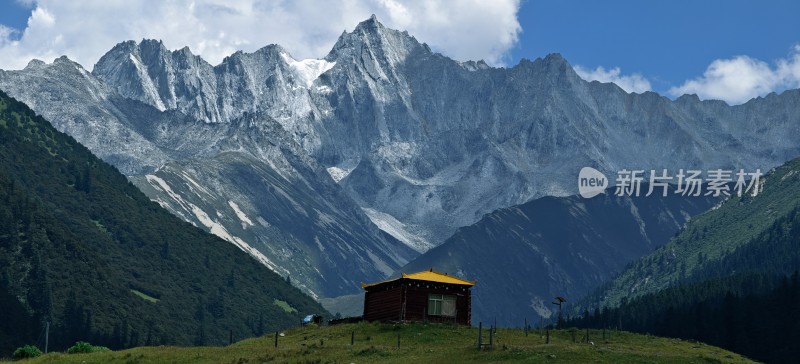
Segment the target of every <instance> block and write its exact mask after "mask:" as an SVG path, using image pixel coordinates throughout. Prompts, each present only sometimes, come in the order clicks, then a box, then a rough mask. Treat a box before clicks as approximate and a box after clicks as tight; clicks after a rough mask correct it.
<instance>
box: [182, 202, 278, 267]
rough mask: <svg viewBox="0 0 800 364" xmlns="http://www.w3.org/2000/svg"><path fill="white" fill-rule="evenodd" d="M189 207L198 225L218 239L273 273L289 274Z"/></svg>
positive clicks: (204, 214) (212, 220) (217, 223)
mask: <svg viewBox="0 0 800 364" xmlns="http://www.w3.org/2000/svg"><path fill="white" fill-rule="evenodd" d="M190 205H191V208H192V212H193V213H194V216H195V217H197V220H199V221H200V223H201V224H203V226H205V227H207V228H208V229H209V231H210V232H211V233H212V234H214V235H216V236H219V237H220V238H222V239H225V240H227V241H228V242H230V243H233V245H236V246H237V247H239V249H242V250H243V251H244V252H246V253H248V254H250V256H252V257H253V258H255V259H256V260H258V261H259V262H261V264H264V265H265V266H267V267H268V268H269V269H271V270H272V271H273V272H275V273H278V274H283V275H286V274H289V272H288V271H287V270H286V269H283V268H281V267H279V266H278V265H276V264H275V263H273V262H272V261H271V260H269V258H267V257H266V256H264V254H262V253H261V252H260V251H258V250H256V249H255V248H253V247H251V246H250V245H249V244H247V243H246V242H245V241H244V240H242V239H240V238H239V237H237V236H234V235H232V234H231V233H229V232H228V230H227V229H225V227H224V226H222V224H220V223H219V222H217V221H215V220H214V219H212V218H211V217H210V216H208V214H207V213H206V212H205V211H203V209H201V208H199V207H197V206H196V205H194V204H190Z"/></svg>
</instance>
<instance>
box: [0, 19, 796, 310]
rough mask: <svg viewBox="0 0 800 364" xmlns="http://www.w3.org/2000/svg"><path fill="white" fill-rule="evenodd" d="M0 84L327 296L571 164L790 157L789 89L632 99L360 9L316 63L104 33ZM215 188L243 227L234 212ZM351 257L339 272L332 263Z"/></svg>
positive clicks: (553, 60) (657, 165) (558, 185)
mask: <svg viewBox="0 0 800 364" xmlns="http://www.w3.org/2000/svg"><path fill="white" fill-rule="evenodd" d="M0 88H2V89H4V90H6V91H7V92H8V93H10V94H11V95H13V96H14V97H17V98H19V99H21V100H22V101H24V102H26V103H28V104H29V105H31V106H32V108H33V109H34V110H36V111H37V112H39V113H42V114H44V115H45V116H46V117H48V118H49V119H50V120H52V121H53V123H54V124H55V125H56V127H57V128H59V129H61V130H64V131H66V132H68V133H70V134H71V135H73V136H74V137H75V138H76V139H77V140H78V141H80V142H81V143H83V144H85V145H87V146H88V147H89V148H90V149H91V150H92V151H93V152H95V153H96V154H98V155H99V156H101V157H103V158H104V159H106V160H107V161H109V162H111V163H113V164H114V165H115V166H117V167H118V168H119V169H120V170H122V171H123V172H124V173H126V174H128V175H130V176H132V179H133V180H134V181H135V182H136V184H137V185H139V186H140V187H142V188H143V189H144V190H146V191H149V192H148V193H149V194H150V196H151V197H152V198H153V199H156V200H160V201H163V202H164V205H165V206H167V207H168V208H170V209H171V210H172V211H173V212H174V213H176V214H178V215H179V216H184V218H185V219H187V220H190V221H193V222H195V223H196V224H198V225H202V226H206V227H207V228H209V229H210V230H212V231H214V227H215V226H216V225H214V224H219V225H221V226H222V227H224V230H225V231H226V233H227V234H228V235H231V236H233V237H232V238H231V239H229V240H231V241H233V242H237V241H238V240H237V239H240V240H242V241H243V242H244V244H246V245H247V246H249V247H250V248H253V249H255V250H258V251H259V252H260V253H262V254H264V257H265V259H268V260H269V261H271V262H272V264H274V265H276V266H277V267H279V268H276V269H277V270H278V271H281V270H282V269H285V270H286V271H289V272H295V271H297V272H303V273H298V275H302V277H297V278H298V279H297V281H298V282H301V283H302V284H305V285H307V286H308V287H316V288H314V289H315V290H316V291H319V292H325V293H322V295H335V294H340V293H347V292H349V291H353V290H357V287H351V284H352V283H353V282H357V281H360V280H364V281H369V280H373V279H379V278H381V277H380V276H381V275H382V272H389V271H391V270H393V269H395V268H397V267H399V266H401V265H402V264H404V263H406V262H407V261H408V260H409V259H411V258H412V257H413V256H415V255H416V254H417V253H419V252H424V251H426V250H427V249H430V248H431V247H433V246H435V245H437V244H440V243H441V242H443V241H445V240H446V239H447V238H448V237H450V236H451V235H452V234H453V233H454V232H455V231H456V229H457V228H458V227H461V226H467V225H470V224H472V223H475V222H476V221H478V220H479V219H480V218H481V216H483V215H484V214H486V213H488V212H491V211H494V210H495V209H498V208H502V207H507V206H512V205H517V204H521V203H524V202H526V201H529V200H531V199H534V198H537V197H541V196H547V195H558V196H565V195H570V194H573V193H574V192H575V190H576V188H575V185H576V176H577V173H578V171H579V170H580V169H581V168H582V167H584V166H592V167H595V168H597V169H599V170H601V171H603V172H606V173H607V175H613V173H615V172H616V171H618V170H620V169H622V168H628V169H633V168H636V169H646V170H649V169H662V168H668V169H670V170H671V171H676V170H677V169H679V168H693V169H711V168H737V169H738V168H745V169H748V170H753V169H755V168H761V169H762V170H766V169H768V168H770V167H772V166H775V165H778V164H780V163H782V162H783V161H785V160H788V159H790V158H791V157H794V156H795V155H797V154H800V143H799V142H800V128H798V127H797V126H798V125H800V102H798V101H800V91H797V90H792V91H786V92H784V93H783V94H781V95H774V94H773V95H770V96H768V97H766V98H763V99H756V100H752V101H750V102H748V103H746V104H744V105H739V106H728V105H726V104H724V103H723V102H716V101H704V102H701V101H700V100H698V99H697V98H696V97H693V96H684V97H681V98H679V99H677V100H675V101H672V100H669V99H667V98H665V97H662V96H659V95H657V94H655V93H650V92H648V93H644V94H627V93H625V92H624V91H623V90H622V89H620V88H619V87H617V86H615V85H613V84H601V83H597V82H591V83H588V82H585V81H583V80H582V79H580V78H579V77H578V75H577V74H576V73H575V72H574V71H573V69H572V68H571V67H570V65H569V64H568V63H567V61H566V60H564V59H563V58H562V57H561V56H559V55H550V56H547V57H545V58H543V59H536V60H534V61H528V60H523V61H522V62H520V63H519V64H518V65H516V66H514V67H513V68H507V69H505V68H491V67H488V66H487V65H486V64H485V63H483V62H463V63H462V62H456V61H454V60H452V59H449V58H447V57H445V56H443V55H441V54H438V53H434V52H432V51H431V50H430V49H429V48H428V47H427V46H426V45H425V44H421V43H419V42H418V41H417V40H416V39H414V38H413V37H411V36H410V35H408V34H407V33H405V32H400V31H396V30H392V29H388V28H385V27H384V26H383V25H382V24H380V23H379V22H378V21H377V19H375V18H374V17H373V18H371V19H369V20H366V21H364V22H362V23H361V24H359V25H358V26H357V27H356V28H355V29H354V30H353V32H350V33H347V32H346V33H344V34H342V36H341V37H340V39H339V41H338V42H337V43H336V45H335V46H334V47H333V49H332V50H331V52H330V53H329V54H328V55H327V56H326V57H325V58H324V59H318V60H296V59H294V58H292V56H291V55H290V54H289V53H288V52H287V51H286V50H284V49H283V48H281V47H280V46H276V45H270V46H266V47H264V48H262V49H260V50H258V51H256V52H254V53H249V54H248V53H242V52H237V53H235V54H233V55H231V56H229V57H227V58H226V59H225V60H224V61H223V62H222V63H221V64H219V65H216V66H212V65H210V64H208V63H207V62H205V61H204V60H202V59H201V58H199V57H197V56H195V55H192V54H191V52H190V51H189V50H188V49H187V48H184V49H181V50H178V51H170V50H167V49H166V48H164V46H163V45H162V44H161V43H160V42H158V41H148V40H145V41H142V42H140V43H135V42H125V43H121V44H119V45H117V46H116V47H114V49H112V50H111V51H110V52H109V53H108V54H106V55H105V56H104V57H103V58H102V59H101V60H100V61H99V62H98V64H97V65H95V67H94V69H93V71H92V72H91V73H88V72H86V71H85V70H84V69H83V68H82V67H81V66H80V65H77V64H75V63H73V62H71V61H69V60H67V59H65V58H63V59H59V60H57V61H56V62H54V63H53V64H49V65H45V64H43V63H42V62H32V63H31V65H30V66H29V67H28V68H26V69H25V70H22V71H15V72H2V73H0ZM233 164H235V165H236V167H233ZM242 168H244V169H248V170H249V171H250V172H252V174H251V175H248V177H247V178H246V179H245V181H247V183H249V185H248V186H250V187H247V189H245V188H244V187H242V186H239V185H237V183H242V181H241V180H240V179H239V178H244V177H241V176H242V175H243V173H241V172H242V171H241V169H242ZM184 172H185V174H184ZM148 176H155V177H158V178H161V179H162V180H163V181H165V182H166V183H167V184H170V188H172V193H170V192H168V191H167V189H166V188H164V187H163V186H160V183H159V182H158V180H157V179H155V178H153V177H149V178H148ZM192 180H193V181H194V182H196V183H197V184H198V185H200V186H202V187H203V188H207V189H209V190H210V191H215V193H214V197H213V198H212V199H213V200H214V201H216V202H215V203H214V204H213V206H214V207H213V208H212V207H211V206H207V207H206V208H203V213H204V214H205V215H207V216H208V218H209V219H211V220H212V222H211V223H209V222H207V219H206V218H205V217H203V216H204V215H203V214H199V213H197V214H195V213H194V212H192V210H193V207H192V206H195V207H197V206H201V205H203V203H205V201H206V200H202V201H203V203H201V201H200V200H197V201H195V202H191V205H189V204H184V203H183V202H181V201H180V199H183V200H184V202H186V200H187V199H189V198H190V196H191V198H198V199H201V198H202V199H205V198H206V197H194V196H195V195H196V194H195V191H192V188H190V186H194V184H193V183H192V182H191V181H192ZM170 181H172V182H170ZM212 184H213V186H211V185H212ZM147 186H150V187H151V188H150V187H147ZM177 186H182V187H180V188H178V187H177ZM211 187H213V189H212V188H211ZM194 188H195V190H197V189H198V188H197V187H194ZM270 188H271V190H270ZM201 195H202V194H201ZM265 195H268V196H273V197H274V198H275V199H277V200H279V201H280V203H278V202H273V203H270V204H268V205H267V204H265V202H263V201H271V200H270V199H271V198H273V197H265ZM198 196H199V195H198ZM234 197H235V198H234ZM277 200H276V201H277ZM229 201H233V202H235V203H236V204H237V206H239V208H240V209H242V212H243V213H244V214H245V215H247V217H248V219H249V220H250V221H251V222H253V224H252V225H250V224H248V223H247V222H246V221H243V220H242V219H238V217H237V218H235V219H234V218H232V217H233V216H238V215H237V214H236V213H235V211H234V210H235V209H233V208H232V207H231V206H230V204H228V202H229ZM317 205H320V206H322V207H324V209H321V208H318V207H316V206H317ZM281 209H288V210H287V212H286V216H295V217H297V219H285V216H283V215H282V212H280V211H282V210H281ZM267 211H269V212H270V214H267V213H266V212H267ZM217 212H219V213H217ZM265 215H270V216H273V217H271V219H272V220H269V219H267V217H266V216H265ZM259 216H261V217H262V218H263V219H264V221H265V222H266V223H267V224H257V223H256V221H258V217H259ZM290 220H291V221H290ZM370 220H371V222H370ZM203 221H206V222H205V223H204V222H203ZM324 221H331V222H330V224H331V225H330V226H329V225H326V224H327V223H324ZM373 223H374V224H373ZM242 224H244V225H246V226H248V228H247V229H245V228H244V227H243V225H242ZM375 225H377V226H379V227H380V228H381V229H382V230H383V231H384V232H387V233H389V234H391V236H392V237H389V236H386V234H384V233H383V232H381V231H378V230H377V229H376V228H375ZM250 226H252V228H251V227H250ZM259 226H260V227H259ZM298 226H301V227H304V226H315V228H314V229H310V230H307V229H302V228H298ZM262 227H263V228H264V229H266V230H265V231H261V230H258V229H261V228H262ZM270 229H271V230H270ZM244 230H247V232H246V233H245V231H244ZM298 230H302V231H298ZM236 231H238V232H237V233H234V232H236ZM276 231H280V232H281V233H280V234H277V233H276ZM309 231H315V233H313V234H306V233H308V232H309ZM323 232H324V233H323ZM332 232H334V233H332ZM329 233H330V234H333V235H335V237H334V236H331V235H329ZM283 234H287V235H283ZM223 235H224V234H223ZM234 238H235V239H234ZM395 238H396V239H399V240H400V241H402V243H404V244H399V243H398V242H397V241H396V240H395ZM281 239H285V244H283V245H281V244H277V245H276V246H274V247H270V246H271V245H270V244H273V243H272V241H273V240H275V241H281ZM344 242H347V243H344ZM329 243H330V244H332V245H334V246H336V248H335V249H334V250H331V248H328V246H327V245H326V244H329ZM237 244H239V243H237ZM298 245H300V246H302V247H303V248H302V249H300V250H298V251H294V250H292V249H294V247H297V246H298ZM259 246H260V247H259ZM298 249H299V248H298ZM290 252H291V253H290ZM352 254H356V255H357V256H358V257H359V258H357V259H350V258H352V257H353V255H352ZM309 256H317V257H320V258H313V259H312V258H308V257H309ZM333 256H338V257H340V258H335V259H334V258H330V257H333ZM307 258H308V259H310V260H309V261H307V262H305V261H304V260H305V259H307ZM329 258H330V261H326V259H329ZM315 259H316V260H315ZM347 259H349V261H350V262H353V264H354V265H353V266H348V267H349V268H348V269H353V270H352V271H347V272H341V276H337V277H338V278H335V279H334V278H331V277H330V274H332V273H330V272H334V271H336V272H339V271H338V270H337V269H338V268H336V267H337V266H338V265H337V264H340V263H342V262H343V261H344V260H347ZM315 264H328V267H329V268H325V269H320V271H319V272H316V271H315V270H314V269H312V267H317V266H316V265H315ZM361 264H363V266H361ZM301 266H302V268H301ZM326 269H329V270H326ZM326 272H328V273H326ZM293 274H294V273H293ZM334 275H336V274H334ZM333 280H336V283H331V282H332V281H333ZM330 287H341V288H330ZM326 290H330V291H326Z"/></svg>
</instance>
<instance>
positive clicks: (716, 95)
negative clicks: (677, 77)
mask: <svg viewBox="0 0 800 364" xmlns="http://www.w3.org/2000/svg"><path fill="white" fill-rule="evenodd" d="M797 87H800V45H796V46H794V47H793V50H792V54H791V55H790V56H789V57H788V58H784V59H780V60H778V61H777V62H775V67H771V66H770V65H769V64H767V63H766V62H764V61H761V60H758V59H753V58H750V57H748V56H737V57H734V58H731V59H718V60H715V61H714V62H711V64H710V65H709V66H708V68H706V71H705V72H704V73H703V76H702V77H698V78H695V79H693V80H688V81H686V82H684V83H683V85H681V86H678V87H673V88H671V89H670V90H669V93H670V94H671V95H673V96H680V95H683V94H697V96H698V97H700V98H701V99H705V100H707V99H714V100H723V101H726V102H728V103H729V104H741V103H744V102H747V100H750V99H752V98H754V97H757V96H764V95H766V94H768V93H770V92H773V91H783V90H785V89H789V88H797Z"/></svg>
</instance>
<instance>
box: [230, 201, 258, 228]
mask: <svg viewBox="0 0 800 364" xmlns="http://www.w3.org/2000/svg"><path fill="white" fill-rule="evenodd" d="M228 206H230V207H231V208H232V209H233V212H235V213H236V217H238V218H239V220H240V221H241V222H242V229H246V228H247V226H253V220H250V218H248V217H247V215H245V213H244V212H242V209H240V208H239V205H237V204H236V202H233V201H228Z"/></svg>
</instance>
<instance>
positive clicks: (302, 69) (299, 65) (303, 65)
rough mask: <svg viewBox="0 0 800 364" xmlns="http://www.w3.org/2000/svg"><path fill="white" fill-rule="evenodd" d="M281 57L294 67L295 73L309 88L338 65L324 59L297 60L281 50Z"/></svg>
mask: <svg viewBox="0 0 800 364" xmlns="http://www.w3.org/2000/svg"><path fill="white" fill-rule="evenodd" d="M281 58H283V61H284V62H286V64H288V65H289V67H291V68H292V72H293V73H294V75H295V76H296V77H297V78H299V79H300V81H302V84H303V85H305V86H306V87H307V88H311V85H313V84H314V80H316V79H317V78H319V76H320V75H321V74H323V73H325V72H327V71H328V70H329V69H331V68H333V66H335V65H336V62H328V61H326V60H324V59H311V58H309V59H303V60H300V61H298V60H295V59H294V58H292V56H290V55H288V54H286V53H283V52H281Z"/></svg>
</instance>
